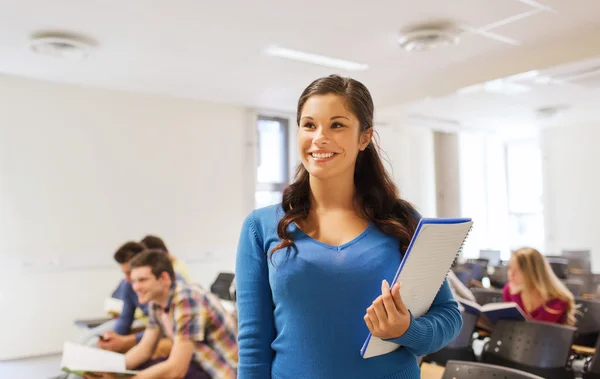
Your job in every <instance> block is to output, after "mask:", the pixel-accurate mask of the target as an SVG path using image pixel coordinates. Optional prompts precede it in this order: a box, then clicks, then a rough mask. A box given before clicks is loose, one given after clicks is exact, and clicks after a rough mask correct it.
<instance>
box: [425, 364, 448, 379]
mask: <svg viewBox="0 0 600 379" xmlns="http://www.w3.org/2000/svg"><path fill="white" fill-rule="evenodd" d="M444 369H445V368H444V367H443V366H437V365H432V364H429V363H423V364H421V379H442V376H444Z"/></svg>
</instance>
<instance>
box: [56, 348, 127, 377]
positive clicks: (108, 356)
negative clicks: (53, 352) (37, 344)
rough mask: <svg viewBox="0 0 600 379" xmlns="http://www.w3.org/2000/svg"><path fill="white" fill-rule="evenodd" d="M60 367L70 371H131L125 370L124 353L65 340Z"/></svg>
mask: <svg viewBox="0 0 600 379" xmlns="http://www.w3.org/2000/svg"><path fill="white" fill-rule="evenodd" d="M60 367H61V368H67V369H69V370H71V371H84V372H112V373H131V372H132V371H128V370H126V365H125V355H124V354H119V353H114V352H112V351H107V350H102V349H98V348H95V347H88V346H83V345H78V344H75V343H72V342H65V344H64V348H63V356H62V361H61V363H60Z"/></svg>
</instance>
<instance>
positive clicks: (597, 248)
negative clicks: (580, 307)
mask: <svg viewBox="0 0 600 379" xmlns="http://www.w3.org/2000/svg"><path fill="white" fill-rule="evenodd" d="M598 141H600V121H599V122H596V123H589V124H581V125H565V126H563V127H554V128H547V129H544V130H542V133H541V150H542V167H543V179H544V188H543V190H544V218H545V228H546V246H547V247H548V251H549V252H555V253H560V252H561V250H563V249H591V250H592V270H593V271H595V272H600V233H599V226H600V223H599V222H598V215H599V214H600V167H599V163H600V150H599V149H598Z"/></svg>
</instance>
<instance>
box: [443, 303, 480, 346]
mask: <svg viewBox="0 0 600 379" xmlns="http://www.w3.org/2000/svg"><path fill="white" fill-rule="evenodd" d="M462 318H463V324H462V328H461V329H460V333H458V336H456V338H454V339H453V340H452V341H451V342H450V343H449V344H448V345H446V347H448V348H451V349H457V348H463V347H468V346H471V343H472V340H473V332H474V331H475V325H477V320H479V316H478V315H475V314H473V313H469V312H462Z"/></svg>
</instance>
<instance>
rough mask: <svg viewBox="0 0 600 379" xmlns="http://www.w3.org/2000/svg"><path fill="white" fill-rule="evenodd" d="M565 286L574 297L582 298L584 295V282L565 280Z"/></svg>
mask: <svg viewBox="0 0 600 379" xmlns="http://www.w3.org/2000/svg"><path fill="white" fill-rule="evenodd" d="M562 282H563V283H564V284H565V286H567V288H568V289H569V291H571V293H572V294H573V296H575V297H577V296H581V294H582V293H583V282H582V281H581V280H579V279H563V281H562Z"/></svg>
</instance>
